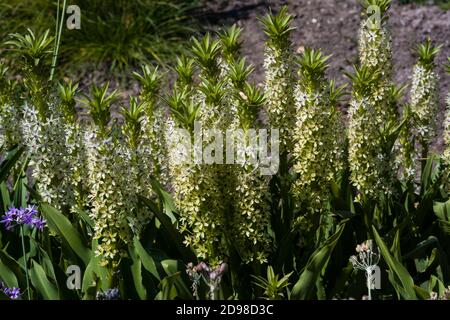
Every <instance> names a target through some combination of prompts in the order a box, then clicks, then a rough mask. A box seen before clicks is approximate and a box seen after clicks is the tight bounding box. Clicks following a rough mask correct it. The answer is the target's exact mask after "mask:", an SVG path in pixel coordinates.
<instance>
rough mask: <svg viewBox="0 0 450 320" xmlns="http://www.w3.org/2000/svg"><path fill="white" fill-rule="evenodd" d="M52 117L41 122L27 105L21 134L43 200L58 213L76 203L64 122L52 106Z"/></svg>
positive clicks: (35, 112) (37, 115) (36, 113)
mask: <svg viewBox="0 0 450 320" xmlns="http://www.w3.org/2000/svg"><path fill="white" fill-rule="evenodd" d="M49 108H50V110H51V115H50V116H49V117H48V118H46V119H40V118H39V114H38V111H37V110H36V109H35V108H34V107H33V106H30V105H25V107H24V115H23V120H22V121H21V124H22V125H21V131H22V134H23V143H24V145H25V146H26V147H27V151H28V154H29V155H30V159H31V160H30V166H32V167H33V173H32V174H33V178H34V179H35V181H36V187H37V190H38V192H39V194H40V195H41V196H42V199H43V200H44V201H46V202H48V203H49V204H51V205H53V206H54V207H56V208H57V209H63V208H71V207H72V206H73V205H74V203H75V198H74V188H73V183H72V179H71V176H72V170H73V168H72V166H71V161H70V158H69V150H68V147H67V144H66V142H67V141H66V132H65V126H64V121H63V119H62V117H61V115H59V114H58V111H57V110H55V109H54V108H53V104H51V105H50V106H49Z"/></svg>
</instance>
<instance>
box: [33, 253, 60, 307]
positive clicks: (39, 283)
mask: <svg viewBox="0 0 450 320" xmlns="http://www.w3.org/2000/svg"><path fill="white" fill-rule="evenodd" d="M32 261H33V265H32V267H31V269H30V279H31V283H32V284H33V286H34V287H35V288H36V289H37V290H38V292H39V293H40V294H41V295H42V296H43V297H44V299H46V300H59V296H58V289H57V288H56V287H55V285H54V284H53V283H51V282H50V281H49V280H48V278H47V276H46V274H45V271H44V269H43V268H42V267H41V265H40V264H39V263H37V262H36V261H34V260H32Z"/></svg>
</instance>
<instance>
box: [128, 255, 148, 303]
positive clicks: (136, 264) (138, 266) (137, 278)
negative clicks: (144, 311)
mask: <svg viewBox="0 0 450 320" xmlns="http://www.w3.org/2000/svg"><path fill="white" fill-rule="evenodd" d="M130 257H131V260H132V261H133V264H132V265H131V275H132V276H133V282H134V287H135V288H136V292H137V293H138V295H139V298H140V299H141V300H145V299H146V298H147V290H146V289H145V286H144V285H143V283H142V280H143V279H142V263H141V260H139V257H138V255H137V253H136V251H135V250H134V248H130Z"/></svg>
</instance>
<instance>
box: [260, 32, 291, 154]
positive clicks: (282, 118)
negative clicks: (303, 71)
mask: <svg viewBox="0 0 450 320" xmlns="http://www.w3.org/2000/svg"><path fill="white" fill-rule="evenodd" d="M263 66H264V69H265V83H264V91H265V93H266V95H267V101H266V109H267V113H268V116H269V124H270V127H271V128H276V129H279V130H280V140H281V141H280V144H281V146H282V148H285V149H286V148H287V150H290V148H291V147H292V137H291V133H290V132H291V131H290V130H289V128H292V127H293V119H294V115H295V109H294V101H293V88H294V86H295V80H294V77H293V74H292V70H293V68H292V66H293V54H292V49H291V48H290V46H289V45H285V46H276V45H273V43H272V42H271V41H269V42H267V44H266V48H265V51H264V65H263Z"/></svg>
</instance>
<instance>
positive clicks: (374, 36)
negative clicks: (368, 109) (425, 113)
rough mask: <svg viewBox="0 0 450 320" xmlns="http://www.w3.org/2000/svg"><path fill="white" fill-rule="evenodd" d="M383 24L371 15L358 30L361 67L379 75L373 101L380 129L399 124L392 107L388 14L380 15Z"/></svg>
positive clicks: (390, 45)
mask: <svg viewBox="0 0 450 320" xmlns="http://www.w3.org/2000/svg"><path fill="white" fill-rule="evenodd" d="M380 15H381V16H380V17H379V18H380V21H374V17H373V16H368V17H366V18H365V19H363V20H362V22H361V27H360V29H359V39H358V45H359V59H360V63H361V66H365V67H366V68H367V69H368V70H370V71H371V72H379V75H380V76H379V78H378V80H377V81H376V83H374V84H373V85H374V88H373V92H372V99H373V100H374V102H375V108H376V112H377V113H376V117H375V119H376V120H377V121H378V124H379V125H380V127H382V126H384V125H386V124H387V123H388V121H396V120H397V119H396V115H397V109H396V105H395V104H394V105H391V104H389V88H390V86H391V75H392V39H391V33H390V30H389V27H388V25H387V14H386V13H381V12H380Z"/></svg>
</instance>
